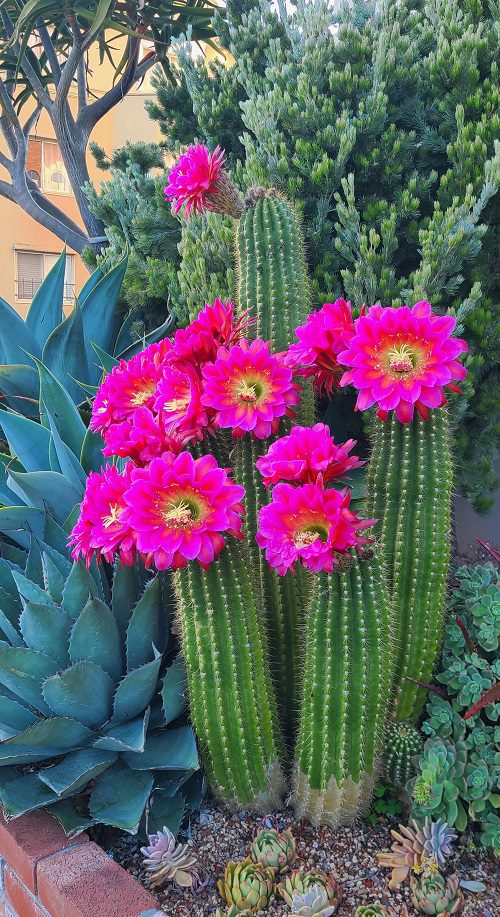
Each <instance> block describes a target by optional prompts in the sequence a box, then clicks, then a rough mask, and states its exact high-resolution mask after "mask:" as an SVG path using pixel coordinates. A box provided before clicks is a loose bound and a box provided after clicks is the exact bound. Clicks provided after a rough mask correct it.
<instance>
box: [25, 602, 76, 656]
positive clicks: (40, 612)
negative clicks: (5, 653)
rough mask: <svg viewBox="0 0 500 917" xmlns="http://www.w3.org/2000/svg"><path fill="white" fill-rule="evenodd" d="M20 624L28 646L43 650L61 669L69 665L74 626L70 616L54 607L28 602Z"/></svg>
mask: <svg viewBox="0 0 500 917" xmlns="http://www.w3.org/2000/svg"><path fill="white" fill-rule="evenodd" d="M19 623H20V627H21V632H22V635H23V637H24V642H25V643H26V645H27V646H30V647H31V649H33V650H41V652H42V653H45V655H46V656H48V657H49V658H50V659H53V660H54V662H57V664H58V666H59V667H60V668H64V667H65V666H67V665H68V662H69V655H68V640H69V635H70V631H71V625H72V621H71V618H70V616H69V615H67V614H66V613H65V612H64V611H61V610H60V609H58V608H54V606H53V605H40V604H39V603H38V602H27V604H26V605H25V607H24V609H23V612H22V614H21V617H20V619H19Z"/></svg>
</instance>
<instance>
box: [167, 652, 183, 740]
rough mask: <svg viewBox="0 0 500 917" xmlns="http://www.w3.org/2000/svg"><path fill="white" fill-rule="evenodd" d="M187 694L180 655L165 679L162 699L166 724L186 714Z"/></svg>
mask: <svg viewBox="0 0 500 917" xmlns="http://www.w3.org/2000/svg"><path fill="white" fill-rule="evenodd" d="M186 692H187V685H186V672H185V669H184V663H183V661H182V657H181V655H180V654H179V655H178V656H177V658H176V659H175V660H174V662H173V663H172V665H171V666H170V667H169V668H168V669H167V671H166V672H165V678H164V679H163V685H162V689H161V699H162V706H163V715H164V717H165V723H171V722H172V720H175V719H176V718H177V717H178V716H180V715H181V713H183V712H184V710H185V709H186V706H187V700H186Z"/></svg>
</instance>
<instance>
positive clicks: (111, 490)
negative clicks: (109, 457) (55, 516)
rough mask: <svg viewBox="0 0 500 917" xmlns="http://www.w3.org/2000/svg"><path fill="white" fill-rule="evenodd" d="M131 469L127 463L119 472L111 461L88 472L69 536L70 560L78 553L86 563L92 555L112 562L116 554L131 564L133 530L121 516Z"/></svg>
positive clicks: (133, 554) (75, 557) (134, 553)
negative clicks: (100, 467)
mask: <svg viewBox="0 0 500 917" xmlns="http://www.w3.org/2000/svg"><path fill="white" fill-rule="evenodd" d="M132 469H133V465H131V464H127V465H126V466H125V470H124V471H123V472H122V473H121V474H120V472H119V471H118V469H117V468H116V467H115V466H114V465H108V466H107V467H106V468H103V469H102V471H101V472H97V471H92V472H91V473H90V474H89V476H88V478H87V486H86V488H85V496H84V498H83V502H82V506H81V510H80V518H79V519H78V522H77V523H76V525H75V526H74V528H73V531H72V532H71V535H70V538H69V542H70V544H71V545H73V550H72V557H73V559H74V560H78V558H79V557H80V556H81V557H83V558H84V559H85V562H86V564H87V567H88V566H90V563H91V561H92V558H93V557H94V555H95V556H96V557H97V560H98V561H99V560H100V559H101V557H104V558H105V560H107V561H108V562H109V563H112V562H113V560H114V557H115V555H116V554H118V556H119V557H120V560H121V562H122V564H124V565H128V566H130V565H131V564H133V562H134V560H135V557H136V550H135V534H134V530H133V526H131V525H129V523H127V522H125V521H124V519H123V518H122V516H123V510H124V509H125V492H126V490H127V488H128V487H129V485H130V478H131V473H132Z"/></svg>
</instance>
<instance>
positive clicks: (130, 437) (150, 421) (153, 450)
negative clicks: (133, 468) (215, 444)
mask: <svg viewBox="0 0 500 917" xmlns="http://www.w3.org/2000/svg"><path fill="white" fill-rule="evenodd" d="M195 433H196V431H195V430H193V429H189V430H187V429H184V430H183V429H182V428H181V427H180V426H179V425H174V424H172V423H170V424H165V423H164V421H163V420H162V418H161V417H158V416H156V415H155V414H153V412H152V411H150V410H149V408H146V407H142V408H136V410H135V411H134V413H133V414H131V415H130V416H129V417H128V419H127V420H123V421H122V422H121V423H115V424H111V426H109V427H107V429H106V430H104V431H103V438H104V442H105V444H106V445H105V447H104V449H103V450H102V451H103V455H106V456H111V455H117V456H120V457H121V458H131V459H132V460H133V461H134V462H135V463H136V464H137V465H144V464H145V463H146V462H150V461H151V459H153V458H158V456H160V455H162V454H163V452H174V453H178V452H180V451H181V450H182V449H183V448H184V446H185V445H186V443H188V442H189V441H190V440H191V439H193V438H194V436H195Z"/></svg>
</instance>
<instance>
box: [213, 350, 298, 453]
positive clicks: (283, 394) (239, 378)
mask: <svg viewBox="0 0 500 917" xmlns="http://www.w3.org/2000/svg"><path fill="white" fill-rule="evenodd" d="M203 379H204V383H205V385H204V389H205V393H204V395H202V399H201V400H202V402H203V404H204V405H205V406H206V407H209V408H212V410H213V411H214V412H215V416H214V426H216V427H230V428H232V431H233V436H243V434H244V433H247V432H249V433H252V434H253V436H254V437H255V438H256V439H265V438H266V437H267V436H270V435H271V433H276V431H277V429H278V425H279V421H280V418H281V417H283V416H284V415H285V414H287V415H289V416H294V415H293V411H292V409H291V408H292V405H296V404H298V402H299V391H298V386H297V385H295V383H294V382H293V379H292V370H291V369H290V368H289V367H288V366H287V365H286V363H285V359H284V357H283V356H273V355H272V354H271V353H270V352H269V344H268V343H265V342H264V341H260V340H257V341H252V343H251V344H249V343H248V341H246V340H245V339H243V340H241V341H240V343H239V344H236V345H235V346H234V347H232V348H231V349H229V350H228V349H227V348H225V347H220V348H219V350H218V352H217V359H216V360H215V363H207V365H206V366H204V367H203Z"/></svg>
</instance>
